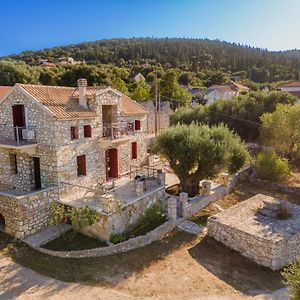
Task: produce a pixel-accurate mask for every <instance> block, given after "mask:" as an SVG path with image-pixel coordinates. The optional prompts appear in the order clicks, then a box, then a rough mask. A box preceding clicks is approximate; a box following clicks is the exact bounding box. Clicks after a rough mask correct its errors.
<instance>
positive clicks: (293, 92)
mask: <svg viewBox="0 0 300 300" xmlns="http://www.w3.org/2000/svg"><path fill="white" fill-rule="evenodd" d="M288 93H290V94H292V95H294V96H295V97H297V99H300V91H288Z"/></svg>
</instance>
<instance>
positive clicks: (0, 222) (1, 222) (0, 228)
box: [0, 214, 5, 232]
mask: <svg viewBox="0 0 300 300" xmlns="http://www.w3.org/2000/svg"><path fill="white" fill-rule="evenodd" d="M0 231H4V232H5V219H4V217H3V215H1V214H0Z"/></svg>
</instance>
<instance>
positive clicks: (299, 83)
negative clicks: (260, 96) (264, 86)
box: [281, 80, 300, 88]
mask: <svg viewBox="0 0 300 300" xmlns="http://www.w3.org/2000/svg"><path fill="white" fill-rule="evenodd" d="M283 87H300V80H296V81H292V82H288V83H286V84H284V85H282V86H281V88H283Z"/></svg>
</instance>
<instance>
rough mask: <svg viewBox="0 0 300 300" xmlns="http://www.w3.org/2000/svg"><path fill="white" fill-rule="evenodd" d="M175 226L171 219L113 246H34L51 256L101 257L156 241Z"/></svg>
mask: <svg viewBox="0 0 300 300" xmlns="http://www.w3.org/2000/svg"><path fill="white" fill-rule="evenodd" d="M174 227H175V222H174V221H172V220H170V221H167V222H165V223H164V224H162V225H160V226H159V227H157V228H155V229H154V230H152V231H150V232H148V233H147V234H145V235H142V236H138V237H136V238H132V239H129V240H127V241H125V242H122V243H119V244H115V245H112V246H107V247H101V248H94V249H88V250H80V251H52V250H49V249H45V248H41V247H33V248H34V249H35V250H37V251H39V252H42V253H44V254H48V255H51V256H56V257H61V258H85V257H101V256H107V255H112V254H117V253H122V252H127V251H130V250H133V249H136V248H140V247H144V246H146V245H148V244H150V243H152V242H154V241H157V240H159V239H161V238H162V237H163V236H164V235H165V234H167V233H168V232H170V231H171V230H172V229H173V228H174Z"/></svg>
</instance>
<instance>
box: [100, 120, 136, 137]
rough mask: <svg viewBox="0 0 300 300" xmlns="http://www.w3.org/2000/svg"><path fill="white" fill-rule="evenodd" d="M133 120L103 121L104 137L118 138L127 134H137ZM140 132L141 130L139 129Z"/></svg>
mask: <svg viewBox="0 0 300 300" xmlns="http://www.w3.org/2000/svg"><path fill="white" fill-rule="evenodd" d="M136 132H137V131H135V130H134V123H133V122H118V123H103V138H104V139H111V140H114V139H118V138H122V137H125V136H131V135H135V133H136ZM138 132H140V130H139V131H138Z"/></svg>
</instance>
